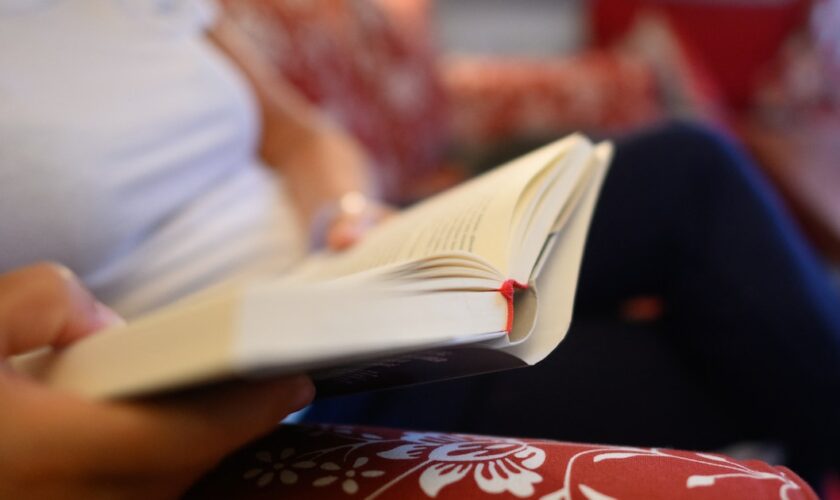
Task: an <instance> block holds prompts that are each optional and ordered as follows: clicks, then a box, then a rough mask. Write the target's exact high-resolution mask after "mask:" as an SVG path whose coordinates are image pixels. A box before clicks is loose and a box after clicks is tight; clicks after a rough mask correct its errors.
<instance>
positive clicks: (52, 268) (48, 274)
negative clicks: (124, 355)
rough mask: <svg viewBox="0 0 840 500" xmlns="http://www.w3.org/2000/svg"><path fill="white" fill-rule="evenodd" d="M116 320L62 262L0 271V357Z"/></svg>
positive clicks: (55, 342)
mask: <svg viewBox="0 0 840 500" xmlns="http://www.w3.org/2000/svg"><path fill="white" fill-rule="evenodd" d="M121 322H122V320H121V318H119V316H118V315H117V314H116V313H114V312H113V311H111V310H110V309H108V308H107V307H106V306H105V305H103V304H101V303H100V302H98V301H96V299H94V298H93V296H92V295H91V294H90V292H88V291H87V290H86V289H85V288H84V287H83V286H82V285H81V284H80V283H79V281H78V279H77V278H76V277H75V276H74V275H73V273H72V272H71V271H70V270H69V269H67V268H65V267H63V266H59V265H57V264H50V263H45V264H37V265H33V266H29V267H25V268H22V269H20V270H17V271H14V272H11V273H8V274H5V275H2V276H0V355H2V356H8V355H13V354H18V353H22V352H26V351H29V350H32V349H35V348H38V347H43V346H63V345H66V344H68V343H70V342H72V341H74V340H76V339H78V338H80V337H83V336H85V335H88V334H90V333H92V332H94V331H96V330H99V329H102V328H105V327H107V326H112V325H115V324H119V323H121Z"/></svg>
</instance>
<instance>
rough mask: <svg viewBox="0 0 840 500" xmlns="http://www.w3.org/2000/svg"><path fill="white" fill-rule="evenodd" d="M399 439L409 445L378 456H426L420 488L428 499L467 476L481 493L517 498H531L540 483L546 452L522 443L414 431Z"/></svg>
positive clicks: (393, 457)
mask: <svg viewBox="0 0 840 500" xmlns="http://www.w3.org/2000/svg"><path fill="white" fill-rule="evenodd" d="M402 439H403V441H406V442H407V443H408V444H404V445H400V446H397V447H396V448H394V449H392V450H388V451H385V452H381V453H378V456H380V457H382V458H386V459H391V460H406V459H416V458H417V457H418V456H421V455H424V454H428V455H427V456H428V458H427V460H426V461H425V462H423V463H422V464H421V467H422V469H423V472H422V473H421V474H420V489H422V490H423V492H424V493H425V494H426V495H427V496H429V497H431V498H435V497H437V495H438V493H439V492H440V490H441V489H443V488H444V487H446V486H448V485H450V484H453V483H456V482H458V481H460V480H462V479H464V478H465V477H466V476H467V475H468V474H470V473H472V476H473V479H474V480H475V482H476V485H477V486H478V487H479V489H481V491H484V492H485V493H493V494H495V493H503V492H506V491H507V492H510V493H511V494H513V495H515V496H517V497H520V498H525V497H529V496H531V495H533V494H534V484H536V483H539V482H541V481H542V476H541V475H540V474H538V473H536V472H534V470H535V469H537V468H539V467H540V466H541V465H542V464H543V463H544V462H545V452H544V451H543V450H541V449H540V448H537V447H535V446H531V445H529V444H527V443H525V442H524V441H520V440H517V439H505V438H490V437H476V436H462V435H457V434H438V433H416V432H407V433H405V434H403V437H402Z"/></svg>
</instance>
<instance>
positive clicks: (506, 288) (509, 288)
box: [499, 280, 528, 335]
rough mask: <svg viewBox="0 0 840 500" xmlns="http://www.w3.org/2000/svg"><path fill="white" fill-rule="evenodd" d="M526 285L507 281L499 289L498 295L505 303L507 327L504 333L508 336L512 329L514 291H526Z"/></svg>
mask: <svg viewBox="0 0 840 500" xmlns="http://www.w3.org/2000/svg"><path fill="white" fill-rule="evenodd" d="M527 289H528V285H525V284H522V283H520V282H518V281H516V280H507V281H505V282H504V283H502V286H500V287H499V293H501V294H502V297H504V298H505V300H506V301H507V325H506V326H505V331H506V332H508V335H510V331H511V330H512V329H513V294H514V292H515V291H516V290H527Z"/></svg>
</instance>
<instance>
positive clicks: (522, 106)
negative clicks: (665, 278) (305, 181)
mask: <svg viewBox="0 0 840 500" xmlns="http://www.w3.org/2000/svg"><path fill="white" fill-rule="evenodd" d="M224 3H225V5H226V7H227V8H228V12H230V13H231V15H232V16H234V17H235V18H237V19H238V20H239V21H240V22H241V23H242V25H243V26H245V27H246V28H247V30H248V31H249V32H250V33H251V34H252V35H253V36H254V37H256V38H257V39H258V40H259V41H260V42H261V44H260V45H261V47H263V48H264V50H266V51H267V52H268V53H269V55H270V56H271V57H272V59H273V61H274V62H275V63H276V64H277V65H279V66H280V67H281V69H282V70H283V73H284V75H286V77H287V78H288V79H289V80H290V81H291V82H292V83H294V84H295V85H296V86H297V87H298V89H299V90H300V91H301V92H302V93H303V94H305V95H306V96H307V97H308V98H309V99H310V100H311V101H312V102H313V103H314V104H317V105H318V106H320V107H321V108H322V109H323V110H325V111H326V112H327V113H328V114H329V115H331V116H332V117H333V118H334V119H335V120H337V121H338V122H340V123H342V124H344V125H345V126H346V127H347V128H348V129H349V130H351V131H352V132H353V133H354V135H356V137H357V138H358V139H359V140H360V141H361V142H362V143H363V144H365V145H366V146H367V148H368V150H369V151H370V152H371V153H372V155H373V157H374V159H375V161H376V162H377V166H378V168H379V169H380V172H381V174H382V178H383V186H384V189H385V192H386V194H387V196H388V197H389V198H390V199H391V200H392V201H396V202H401V203H406V202H410V201H412V200H414V199H418V198H420V197H423V196H425V195H428V194H430V193H432V192H434V191H436V190H439V189H441V188H443V187H445V186H447V185H449V184H451V183H453V182H457V181H458V180H460V179H462V178H464V177H466V176H468V175H471V174H472V173H475V172H476V171H480V170H481V169H483V168H486V167H487V166H490V165H493V164H496V163H498V162H499V161H501V160H504V159H506V158H508V157H511V156H513V155H515V154H518V153H520V152H522V151H524V150H526V149H528V148H531V147H533V146H534V145H535V144H537V143H541V142H544V141H546V140H549V139H552V138H556V137H557V136H559V135H561V134H564V133H568V132H570V131H575V130H582V131H585V132H586V133H588V134H590V135H593V136H595V137H620V136H623V135H627V134H632V133H633V132H634V131H636V130H639V129H642V128H644V127H647V126H650V125H652V124H655V123H657V122H661V121H663V120H668V119H673V118H680V119H686V120H692V121H701V122H705V123H708V124H710V125H711V126H713V127H715V128H717V129H719V130H721V131H724V132H725V133H726V134H729V135H731V136H733V137H735V138H737V140H739V141H740V142H741V143H743V144H744V145H745V147H746V148H748V149H749V151H750V153H751V154H752V155H753V156H754V157H755V158H756V160H757V161H758V163H759V164H760V165H761V167H762V168H763V169H764V171H765V172H766V173H767V175H768V176H769V177H770V179H771V180H772V182H773V183H774V184H775V185H776V187H777V188H778V189H779V191H780V192H781V193H782V195H783V196H784V198H785V201H786V203H787V204H788V206H789V207H790V208H791V210H792V211H793V212H794V213H795V215H796V217H797V221H798V222H799V224H800V225H801V226H802V227H803V228H804V230H805V231H806V233H807V234H808V236H809V238H810V239H811V241H812V242H813V243H814V244H815V245H816V246H817V247H818V249H819V250H820V252H821V253H822V255H824V256H825V257H826V258H827V259H829V260H830V261H832V262H833V263H834V264H835V265H836V264H837V263H838V262H840V196H838V195H837V194H838V193H840V165H838V163H840V112H839V111H840V35H838V33H840V29H838V27H840V6H838V4H839V3H840V2H837V1H834V0H818V1H809V0H736V1H719V0H695V1H690V2H686V1H676V0H670V1H669V0H589V1H587V0H517V1H515V2H511V1H507V0H439V1H434V0H353V1H348V2H345V1H340V0H312V1H301V0H258V1H248V0H225V2H224Z"/></svg>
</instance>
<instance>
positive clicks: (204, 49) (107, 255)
mask: <svg viewBox="0 0 840 500" xmlns="http://www.w3.org/2000/svg"><path fill="white" fill-rule="evenodd" d="M206 7H207V6H206V5H204V4H203V3H199V2H196V1H191V0H0V272H4V271H7V270H10V269H13V268H15V267H19V266H23V265H26V264H29V263H33V262H37V261H41V260H55V261H59V262H61V263H63V264H65V265H67V266H68V267H70V268H71V269H73V270H74V271H75V272H76V273H77V274H79V276H80V277H81V278H82V280H83V281H84V282H85V283H86V284H87V285H88V286H89V287H90V288H91V289H92V290H93V292H94V293H95V294H96V295H97V296H98V297H100V299H102V300H103V301H105V302H106V303H108V304H109V305H111V306H113V307H115V308H116V309H117V310H118V311H120V312H122V313H123V314H126V315H129V316H130V315H134V314H137V313H139V312H143V311H146V310H148V309H151V308H154V307H157V306H159V305H162V304H164V303H166V302H169V301H171V300H173V299H175V298H178V297H180V296H182V295H184V294H186V293H189V292H191V291H193V290H195V289H198V288H201V287H203V286H205V285H208V284H211V283H213V282H215V281H219V280H221V279H223V278H227V277H231V276H233V275H236V274H240V273H245V272H250V271H252V270H253V269H254V268H256V267H265V266H271V267H273V268H275V269H276V268H282V267H284V266H288V265H289V264H290V263H291V262H293V261H294V260H295V259H297V258H298V257H299V256H300V255H301V254H302V250H303V239H302V238H301V236H300V231H299V230H298V228H297V227H296V225H295V221H294V218H293V216H292V212H291V209H290V207H289V206H288V202H287V200H286V198H285V197H284V196H282V188H281V187H280V184H279V182H278V181H277V179H276V178H275V177H274V176H273V175H272V174H271V173H269V171H268V170H267V169H265V168H264V167H262V166H261V165H259V163H258V161H257V160H256V147H257V144H256V142H257V137H258V127H259V124H258V122H257V116H258V115H257V113H256V109H255V103H254V102H253V99H252V96H251V94H250V93H249V89H248V87H247V86H246V83H245V82H244V80H243V79H242V78H241V76H240V75H239V74H238V73H237V71H236V70H235V68H234V67H233V66H232V63H231V62H230V61H228V60H226V59H225V58H224V57H223V56H222V55H221V53H220V52H218V51H217V50H216V48H215V47H213V46H212V44H211V43H210V42H208V41H207V40H206V39H205V38H204V30H205V28H206V25H207V23H208V22H209V18H208V14H209V11H208V10H207V8H206Z"/></svg>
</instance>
